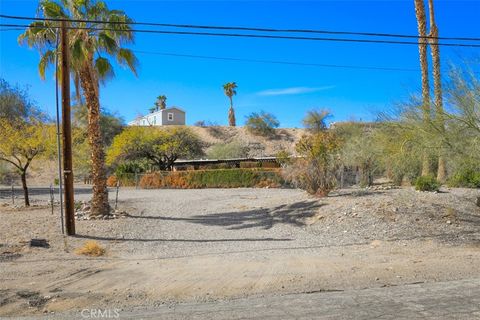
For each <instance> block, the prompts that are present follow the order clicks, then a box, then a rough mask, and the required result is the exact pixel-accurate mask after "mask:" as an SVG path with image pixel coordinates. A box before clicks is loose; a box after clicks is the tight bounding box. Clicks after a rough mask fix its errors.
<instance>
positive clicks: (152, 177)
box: [139, 172, 163, 189]
mask: <svg viewBox="0 0 480 320" xmlns="http://www.w3.org/2000/svg"><path fill="white" fill-rule="evenodd" d="M162 181H163V176H162V175H161V174H160V173H158V172H155V173H147V174H145V175H143V176H142V178H141V179H140V182H139V186H140V188H143V189H158V188H161V187H162V186H163V182H162Z"/></svg>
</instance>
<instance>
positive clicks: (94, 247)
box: [75, 240, 106, 257]
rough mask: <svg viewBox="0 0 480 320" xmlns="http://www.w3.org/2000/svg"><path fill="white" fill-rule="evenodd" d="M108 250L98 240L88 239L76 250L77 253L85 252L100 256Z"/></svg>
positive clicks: (92, 255)
mask: <svg viewBox="0 0 480 320" xmlns="http://www.w3.org/2000/svg"><path fill="white" fill-rule="evenodd" d="M105 252H106V250H105V248H103V247H102V246H101V245H99V244H98V242H96V241H92V240H90V241H86V242H85V243H84V244H83V246H82V247H81V248H78V249H77V250H75V253H76V254H83V255H85V256H91V257H100V256H103V255H104V254H105Z"/></svg>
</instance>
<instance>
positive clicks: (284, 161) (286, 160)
mask: <svg viewBox="0 0 480 320" xmlns="http://www.w3.org/2000/svg"><path fill="white" fill-rule="evenodd" d="M275 157H276V158H277V163H278V164H279V165H280V166H281V167H285V166H287V165H291V164H292V163H293V160H292V156H291V155H290V153H288V151H286V150H281V151H279V152H277V154H276V155H275Z"/></svg>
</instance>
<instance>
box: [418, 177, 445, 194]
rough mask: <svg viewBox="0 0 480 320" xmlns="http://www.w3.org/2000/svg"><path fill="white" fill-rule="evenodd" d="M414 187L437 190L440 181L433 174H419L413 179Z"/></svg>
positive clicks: (421, 189) (422, 189) (423, 189)
mask: <svg viewBox="0 0 480 320" xmlns="http://www.w3.org/2000/svg"><path fill="white" fill-rule="evenodd" d="M415 189H416V190H419V191H438V190H439V189H440V183H439V182H438V181H437V179H436V178H435V177H434V176H433V175H427V176H421V177H418V178H417V180H415Z"/></svg>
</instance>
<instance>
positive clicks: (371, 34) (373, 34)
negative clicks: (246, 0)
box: [0, 14, 480, 41]
mask: <svg viewBox="0 0 480 320" xmlns="http://www.w3.org/2000/svg"><path fill="white" fill-rule="evenodd" d="M0 18H6V19H16V20H37V21H70V22H80V23H96V24H105V23H108V24H128V25H141V26H157V27H171V28H188V29H214V30H240V31H256V32H276V33H315V34H336V35H354V36H369V37H390V38H409V39H436V40H454V41H480V37H438V36H437V37H435V36H428V35H427V36H420V35H409V34H399V33H380V32H354V31H336V30H318V29H278V28H262V27H241V26H215V25H195V24H174V23H158V22H137V21H128V22H124V21H103V20H89V19H61V18H38V17H37V18H35V17H25V16H12V15H4V14H0Z"/></svg>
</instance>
